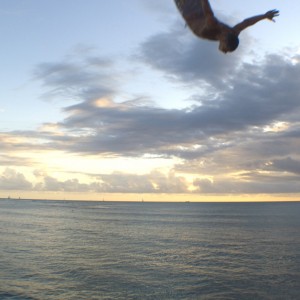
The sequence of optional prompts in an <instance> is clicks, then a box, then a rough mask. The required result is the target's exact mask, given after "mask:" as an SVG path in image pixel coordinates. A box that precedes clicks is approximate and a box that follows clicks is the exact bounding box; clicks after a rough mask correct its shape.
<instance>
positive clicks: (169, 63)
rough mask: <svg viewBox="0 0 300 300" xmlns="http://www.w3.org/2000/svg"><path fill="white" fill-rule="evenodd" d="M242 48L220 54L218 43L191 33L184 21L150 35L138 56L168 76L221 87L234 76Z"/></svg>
mask: <svg viewBox="0 0 300 300" xmlns="http://www.w3.org/2000/svg"><path fill="white" fill-rule="evenodd" d="M242 54H243V51H242V50H239V51H237V52H235V53H233V54H230V55H223V54H221V53H220V51H219V50H218V44H217V42H209V41H205V40H201V39H199V38H197V37H195V36H193V35H192V34H191V33H190V31H189V30H188V29H187V28H184V26H183V24H180V23H177V24H174V26H173V28H172V29H171V30H170V31H167V32H162V33H160V34H157V35H154V36H152V37H150V38H149V39H148V40H147V41H145V42H144V43H143V44H142V45H141V48H140V53H139V55H138V57H139V59H140V60H141V61H142V62H144V63H146V64H148V65H149V66H151V67H152V68H154V69H157V70H160V71H161V72H163V73H164V74H165V75H166V76H167V77H169V78H172V79H174V80H179V81H182V82H185V83H188V84H194V85H195V84H197V85H201V84H202V85H203V86H205V84H209V85H211V86H213V87H223V86H224V84H225V83H227V82H228V80H229V79H230V78H231V77H232V76H234V75H236V72H237V68H238V66H239V64H240V62H241V59H242Z"/></svg>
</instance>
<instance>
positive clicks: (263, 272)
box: [0, 200, 300, 300]
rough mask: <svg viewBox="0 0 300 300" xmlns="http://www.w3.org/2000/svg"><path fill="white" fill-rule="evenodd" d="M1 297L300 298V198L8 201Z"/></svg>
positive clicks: (0, 208)
mask: <svg viewBox="0 0 300 300" xmlns="http://www.w3.org/2000/svg"><path fill="white" fill-rule="evenodd" d="M0 299H1V300H2V299H18V300H19V299H20V300H21V299H22V300H23V299H24V300H32V299H66V300H68V299H76V300H77V299H222V300H223V299H300V203H243V204H232V203H231V204H229V203H227V204H220V203H213V204H208V203H197V204H196V203H180V204H178V203H177V204H174V203H169V204H167V203H129V202H124V203H112V202H98V203H97V202H96V203H95V202H54V201H25V200H21V201H17V200H2V201H0Z"/></svg>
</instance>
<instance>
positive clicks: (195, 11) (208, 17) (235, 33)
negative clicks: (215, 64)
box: [174, 0, 279, 53]
mask: <svg viewBox="0 0 300 300" xmlns="http://www.w3.org/2000/svg"><path fill="white" fill-rule="evenodd" d="M174 1H175V3H176V6H177V7H178V9H179V11H180V13H181V15H182V17H183V18H184V20H185V22H186V24H187V26H188V27H189V28H190V29H191V30H192V32H193V33H194V34H195V35H197V36H198V37H200V38H203V39H207V40H211V41H219V50H220V51H222V52H223V53H227V52H233V51H234V50H236V49H237V47H238V45H239V34H240V33H241V31H243V30H244V29H246V28H247V27H249V26H252V25H254V24H255V23H257V22H259V21H261V20H264V19H267V20H271V21H273V22H275V20H274V18H275V17H277V16H279V11H278V10H276V9H273V10H269V11H268V12H266V13H265V14H262V15H257V16H254V17H250V18H248V19H245V20H244V21H242V22H240V23H238V24H236V25H235V26H233V27H231V26H229V25H227V24H225V23H223V22H221V21H219V20H218V19H217V18H216V17H215V15H214V12H213V10H212V8H211V6H210V3H209V0H174Z"/></svg>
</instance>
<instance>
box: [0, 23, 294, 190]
mask: <svg viewBox="0 0 300 300" xmlns="http://www.w3.org/2000/svg"><path fill="white" fill-rule="evenodd" d="M178 26H179V25H175V27H174V28H173V29H172V30H169V31H166V32H162V33H159V34H158V35H156V36H152V37H150V38H149V39H148V40H147V41H145V42H144V43H143V44H142V45H141V47H140V48H139V49H138V53H137V54H136V55H135V56H134V57H130V59H129V58H128V59H129V62H130V63H132V64H134V65H138V66H139V67H140V66H141V65H142V66H143V67H146V68H149V67H150V68H151V69H153V70H155V72H156V74H157V71H158V72H160V73H161V74H162V75H163V76H164V77H165V78H167V79H168V80H170V81H171V82H172V84H174V86H175V85H176V87H177V88H178V87H183V88H184V89H185V91H186V92H187V94H188V97H189V98H190V99H192V100H193V103H192V104H191V105H190V106H187V107H185V108H173V109H169V108H168V109H167V108H163V107H159V106H158V105H154V104H152V103H149V102H145V101H144V99H145V98H147V97H146V96H147V95H143V96H145V97H143V96H141V97H140V98H137V97H136V95H132V96H131V97H130V96H127V97H126V101H124V100H122V101H121V100H120V99H124V98H123V97H122V95H123V90H122V84H123V83H124V82H125V83H126V76H124V74H126V73H127V72H126V71H127V70H124V69H122V70H121V71H120V69H119V67H117V62H115V61H114V62H113V61H112V60H110V59H107V58H105V57H101V56H92V55H90V53H88V55H86V56H84V55H81V57H80V59H77V60H76V59H73V58H67V59H66V60H65V61H60V62H52V63H43V64H40V65H39V66H37V68H36V69H35V73H34V74H35V78H36V79H38V80H39V81H40V82H41V83H42V85H43V89H44V90H45V93H44V95H43V96H44V97H46V98H47V99H49V97H50V98H53V99H57V100H61V99H64V100H70V102H67V101H64V102H62V103H63V105H64V107H63V108H62V112H63V113H64V118H63V119H62V120H61V121H60V122H57V123H55V124H43V125H44V126H41V128H40V129H39V130H37V131H26V132H25V131H22V130H19V131H14V132H10V133H6V134H2V135H1V136H0V144H1V147H2V146H3V147H2V148H1V149H3V150H2V151H4V150H5V151H11V150H12V149H13V150H14V151H15V152H18V151H19V152H22V151H24V150H31V151H32V150H39V151H43V150H44V151H46V150H47V151H49V150H59V151H62V152H65V153H75V154H80V155H81V156H82V157H84V156H85V155H86V156H89V157H90V156H91V155H94V156H95V157H96V158H97V157H100V158H103V157H106V156H110V157H116V156H118V157H129V156H131V157H143V156H147V155H149V154H150V155H152V157H159V158H161V157H168V158H172V157H178V158H181V164H180V165H179V164H177V165H174V168H173V170H171V171H170V173H169V174H167V175H165V174H162V173H160V172H157V171H153V172H152V173H149V174H145V175H134V174H130V170H129V172H128V173H129V174H124V173H120V172H118V171H117V170H115V172H113V173H112V174H110V175H103V174H102V175H101V174H100V175H98V176H97V177H93V178H92V179H91V182H90V183H82V182H80V180H79V179H77V178H69V179H66V180H59V179H57V178H55V177H54V176H52V175H51V174H50V175H47V174H41V175H39V177H38V176H37V177H38V179H37V181H38V182H37V183H36V185H34V186H33V187H32V188H34V189H37V190H51V191H55V190H59V191H81V192H89V191H94V192H153V193H155V192H161V193H164V192H166V193H168V192H178V193H184V192H189V191H190V186H189V183H188V182H187V180H186V179H185V177H184V176H185V175H186V174H189V175H190V176H192V177H193V178H194V183H193V187H194V189H195V191H196V192H201V193H226V192H228V193H231V192H234V193H252V192H257V193H261V192H280V191H281V192H283V191H285V192H298V191H299V188H298V185H297V182H299V181H298V180H299V177H298V176H299V172H300V167H299V164H300V163H299V161H300V157H299V143H298V140H299V136H300V134H299V132H300V130H299V129H300V124H299V121H298V120H299V117H298V116H299V113H300V102H299V95H300V86H299V82H298V79H299V78H300V64H299V57H296V58H297V59H296V58H295V57H287V56H283V55H279V54H266V55H265V56H264V57H263V58H262V59H260V60H256V61H247V62H246V61H245V60H244V58H243V51H240V52H236V53H234V54H230V55H223V54H222V53H219V52H218V50H217V45H216V44H214V43H210V42H207V41H201V40H198V39H196V38H194V37H193V38H191V36H190V34H189V33H187V32H185V29H183V28H178ZM127 62H128V61H127ZM128 73H129V72H128ZM131 78H132V77H131ZM157 82H158V83H159V79H158V81H157ZM159 88H160V85H159V84H157V86H153V89H158V90H159ZM164 97H166V96H165V94H164ZM168 100H172V99H168ZM163 101H164V99H156V103H161V102H163ZM276 124H284V126H281V127H280V128H279V127H278V126H277V127H276ZM7 161H9V157H8V155H6V156H3V157H2V162H3V163H5V162H7ZM174 164H175V163H174ZM81 171H82V170H81ZM17 174H19V173H15V175H12V174H11V175H9V174H8V173H7V174H6V175H5V174H4V175H3V179H2V180H3V182H4V181H5V180H6V179H5V178H11V179H14V181H16V182H17V181H18V180H19V181H22V180H23V186H24V187H26V183H27V188H31V186H32V184H33V183H29V182H28V181H27V180H26V178H25V177H24V176H23V177H22V176H21V175H20V174H19V175H17Z"/></svg>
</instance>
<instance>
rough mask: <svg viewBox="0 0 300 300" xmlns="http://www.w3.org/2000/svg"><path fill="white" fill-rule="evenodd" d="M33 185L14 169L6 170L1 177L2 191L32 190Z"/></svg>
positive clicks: (0, 187)
mask: <svg viewBox="0 0 300 300" xmlns="http://www.w3.org/2000/svg"><path fill="white" fill-rule="evenodd" d="M31 188H32V184H31V183H30V182H29V181H28V180H27V179H26V178H25V176H24V175H23V174H22V173H19V172H17V171H16V170H14V169H11V168H6V169H5V170H4V171H3V173H2V174H1V175H0V189H1V190H30V189H31Z"/></svg>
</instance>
